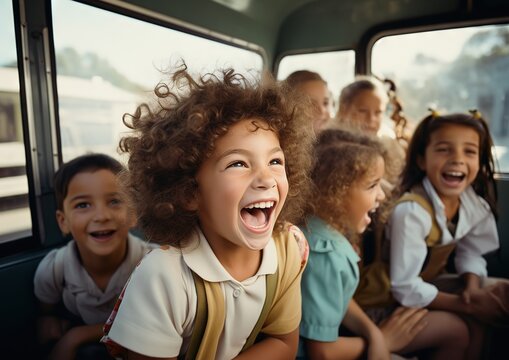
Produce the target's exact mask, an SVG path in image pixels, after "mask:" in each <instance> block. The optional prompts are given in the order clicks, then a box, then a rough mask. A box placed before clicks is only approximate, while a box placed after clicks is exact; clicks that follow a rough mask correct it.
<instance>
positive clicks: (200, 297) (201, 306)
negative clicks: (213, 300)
mask: <svg viewBox="0 0 509 360" xmlns="http://www.w3.org/2000/svg"><path fill="white" fill-rule="evenodd" d="M191 273H192V274H193V280H194V286H195V288H196V297H197V301H196V318H195V320H194V327H193V332H192V334H191V340H190V342H189V347H188V349H187V352H186V356H185V359H186V360H191V359H195V358H196V354H197V353H198V349H199V347H200V344H201V340H202V339H203V334H204V332H205V326H206V325H207V317H208V309H207V295H206V294H205V285H204V283H203V279H202V278H201V277H199V276H198V275H196V273H195V272H194V271H192V270H191Z"/></svg>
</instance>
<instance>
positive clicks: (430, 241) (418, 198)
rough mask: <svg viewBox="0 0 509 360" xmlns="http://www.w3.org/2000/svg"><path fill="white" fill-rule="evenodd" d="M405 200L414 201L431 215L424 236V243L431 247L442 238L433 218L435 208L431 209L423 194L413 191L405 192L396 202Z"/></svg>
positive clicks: (431, 206)
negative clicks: (429, 227) (426, 232)
mask: <svg viewBox="0 0 509 360" xmlns="http://www.w3.org/2000/svg"><path fill="white" fill-rule="evenodd" d="M412 190H414V189H412ZM423 191H424V189H423ZM405 201H415V202H416V203H418V204H419V205H420V206H421V207H422V208H423V209H424V210H426V212H427V213H428V214H429V216H430V217H431V229H430V231H429V234H428V236H427V237H426V245H427V246H429V247H432V246H434V245H435V244H437V243H438V242H439V241H440V239H441V238H442V230H440V226H438V223H437V219H436V218H435V210H434V209H433V205H431V203H430V202H429V200H428V199H427V198H426V197H424V195H420V194H418V193H414V192H411V193H405V194H404V195H403V196H402V197H401V198H400V199H399V200H398V202H397V203H398V204H399V203H402V202H405Z"/></svg>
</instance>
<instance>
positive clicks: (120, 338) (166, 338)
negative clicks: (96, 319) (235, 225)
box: [108, 230, 277, 359]
mask: <svg viewBox="0 0 509 360" xmlns="http://www.w3.org/2000/svg"><path fill="white" fill-rule="evenodd" d="M190 269H192V270H193V271H194V272H195V273H196V274H198V275H199V276H200V277H202V278H203V279H205V280H207V281H210V282H220V283H221V284H220V285H221V288H222V290H223V295H224V299H225V325H224V329H223V333H222V335H221V338H220V341H219V345H218V349H217V353H216V355H215V358H216V359H231V358H233V357H235V356H236V355H237V354H238V353H239V352H240V351H241V349H242V347H243V346H244V343H245V341H246V339H247V338H248V336H249V334H250V333H251V331H252V329H253V327H254V325H255V324H256V321H257V320H258V318H259V315H260V312H261V310H262V307H263V303H264V301H265V292H266V287H265V286H266V285H265V278H266V277H265V275H267V274H273V273H275V272H276V269H277V253H276V247H275V244H274V240H272V239H271V241H269V243H268V244H267V246H266V247H265V249H264V250H263V257H262V263H261V265H260V268H259V269H258V272H257V273H256V274H255V275H254V276H252V277H250V278H248V279H246V280H244V281H241V282H240V281H237V280H235V279H234V278H233V277H232V276H231V275H230V274H229V273H228V272H227V271H226V270H225V269H224V267H223V266H222V265H221V263H220V262H219V260H218V259H217V258H216V256H215V255H214V253H213V251H212V249H211V248H210V245H209V244H208V242H207V241H206V239H205V237H204V236H203V233H202V232H201V231H199V230H198V231H197V235H194V236H193V239H192V240H191V243H190V244H189V246H187V247H186V248H185V249H182V250H180V249H177V248H170V249H164V250H163V249H156V250H153V251H152V252H151V253H149V254H148V255H147V256H146V258H145V259H144V260H143V261H142V262H141V264H140V265H139V266H138V267H137V268H136V270H135V271H134V272H133V275H132V277H131V279H130V281H129V284H128V286H127V287H126V290H125V293H124V298H123V300H122V303H121V305H120V307H119V309H118V313H117V315H116V317H115V321H114V322H113V325H112V327H111V329H110V331H109V334H108V336H109V338H110V339H111V340H113V341H114V342H116V343H118V344H120V345H122V346H124V347H125V348H128V349H130V350H133V351H135V352H138V353H142V354H144V355H147V356H153V357H175V356H178V355H179V354H183V353H185V351H186V350H187V346H188V342H189V340H190V336H191V334H192V327H193V324H194V318H195V316H196V302H197V297H196V289H195V285H194V281H193V277H192V273H191V271H190Z"/></svg>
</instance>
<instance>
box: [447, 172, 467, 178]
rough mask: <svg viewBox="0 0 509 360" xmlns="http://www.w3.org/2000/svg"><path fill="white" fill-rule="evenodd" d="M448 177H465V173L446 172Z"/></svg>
mask: <svg viewBox="0 0 509 360" xmlns="http://www.w3.org/2000/svg"><path fill="white" fill-rule="evenodd" d="M445 174H446V175H449V176H458V177H460V176H463V173H462V172H459V171H449V172H446V173H445Z"/></svg>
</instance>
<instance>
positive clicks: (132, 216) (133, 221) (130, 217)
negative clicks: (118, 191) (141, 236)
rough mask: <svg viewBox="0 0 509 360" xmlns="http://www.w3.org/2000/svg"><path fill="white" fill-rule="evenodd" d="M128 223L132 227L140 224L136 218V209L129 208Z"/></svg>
mask: <svg viewBox="0 0 509 360" xmlns="http://www.w3.org/2000/svg"><path fill="white" fill-rule="evenodd" d="M127 224H128V225H129V228H130V229H131V228H133V227H136V225H137V224H138V219H137V218H136V215H135V214H134V211H133V210H131V209H129V210H128V212H127Z"/></svg>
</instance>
